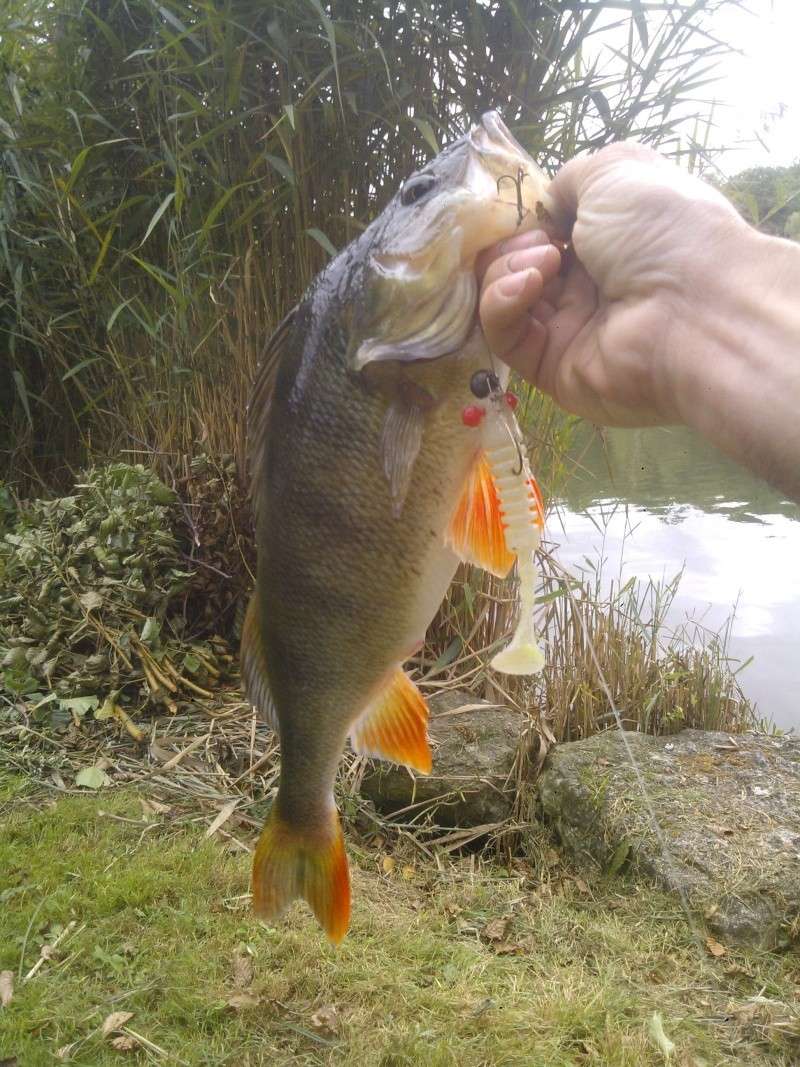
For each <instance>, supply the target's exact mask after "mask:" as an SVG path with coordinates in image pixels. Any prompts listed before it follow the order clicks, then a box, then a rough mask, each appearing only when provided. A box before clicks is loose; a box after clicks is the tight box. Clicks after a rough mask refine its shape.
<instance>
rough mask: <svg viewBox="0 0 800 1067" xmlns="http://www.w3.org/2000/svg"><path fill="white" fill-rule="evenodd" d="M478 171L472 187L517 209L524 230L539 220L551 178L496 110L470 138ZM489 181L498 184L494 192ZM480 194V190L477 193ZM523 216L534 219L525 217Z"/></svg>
mask: <svg viewBox="0 0 800 1067" xmlns="http://www.w3.org/2000/svg"><path fill="white" fill-rule="evenodd" d="M467 138H468V141H469V144H470V147H471V148H472V150H473V153H474V156H475V158H476V161H478V168H479V170H480V171H481V172H483V173H476V168H473V169H472V174H471V175H470V178H471V179H472V180H471V182H470V184H471V185H473V188H475V187H476V186H477V187H478V188H479V189H480V191H481V192H482V193H483V195H484V196H485V197H487V198H488V197H489V196H491V194H492V192H493V194H494V195H493V197H492V198H493V199H496V200H498V201H500V202H501V203H504V204H510V205H512V206H513V207H516V208H517V210H518V212H519V214H520V219H519V224H520V228H522V229H528V228H530V226H531V225H533V224H534V223H535V221H536V217H537V213H538V210H539V208H540V206H541V201H542V195H543V192H544V187H545V185H546V183H547V179H546V178H545V176H544V174H543V173H542V172H541V170H540V169H539V168H538V167H537V165H536V164H535V163H534V161H533V160H532V159H531V157H530V156H529V155H528V153H527V152H526V151H525V149H524V148H523V147H522V145H521V144H520V143H519V141H518V140H517V139H516V137H514V135H513V134H512V133H511V131H510V130H509V128H508V127H507V126H506V124H505V123H504V122H503V120H502V119H501V118H500V116H499V115H498V113H497V112H496V111H487V112H486V114H484V115H483V116H482V117H481V120H480V122H479V123H478V124H477V125H475V126H473V127H472V129H471V130H470V131H469V134H468V135H467ZM489 182H493V183H494V190H491V189H490V186H489ZM476 191H477V190H476ZM523 213H524V214H525V215H527V216H530V218H529V219H528V220H527V222H528V224H527V225H525V224H524V223H525V220H524V219H523V218H522V215H523Z"/></svg>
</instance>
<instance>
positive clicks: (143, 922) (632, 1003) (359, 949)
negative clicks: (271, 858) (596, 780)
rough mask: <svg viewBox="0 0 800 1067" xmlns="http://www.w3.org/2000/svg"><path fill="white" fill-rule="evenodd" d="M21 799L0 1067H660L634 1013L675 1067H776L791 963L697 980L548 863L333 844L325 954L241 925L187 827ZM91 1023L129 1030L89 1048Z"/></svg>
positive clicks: (101, 804)
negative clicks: (331, 917) (343, 930)
mask: <svg viewBox="0 0 800 1067" xmlns="http://www.w3.org/2000/svg"><path fill="white" fill-rule="evenodd" d="M31 789H32V786H31V785H30V783H27V784H26V783H25V781H24V780H23V779H20V778H8V777H6V778H4V779H2V780H0V804H2V808H0V811H1V812H2V822H0V871H2V872H3V873H2V881H1V882H0V899H2V901H3V907H2V910H0V970H11V971H13V972H14V994H13V999H12V1000H11V1002H10V1003H9V1004H8V1006H7V1007H5V1008H2V1009H0V1059H3V1060H4V1062H5V1061H7V1060H10V1061H11V1062H16V1063H18V1064H24V1065H25V1067H38V1065H40V1064H42V1065H44V1064H51V1063H53V1062H59V1060H58V1059H57V1058H56V1057H57V1056H58V1050H66V1051H62V1052H61V1053H60V1058H61V1060H67V1061H68V1062H72V1063H76V1064H87V1065H89V1064H91V1065H92V1067H104V1065H106V1064H119V1063H120V1062H124V1056H127V1057H128V1061H129V1062H132V1061H135V1062H137V1063H164V1064H190V1065H192V1067H194V1065H219V1067H222V1065H231V1067H233V1065H236V1067H243V1065H256V1064H268V1063H269V1064H274V1063H279V1064H309V1065H310V1064H343V1065H350V1064H352V1065H356V1064H358V1065H365V1064H375V1065H381V1067H406V1065H408V1067H450V1065H454V1064H458V1065H463V1067H470V1065H475V1067H478V1065H492V1067H494V1065H499V1064H503V1065H513V1064H520V1065H521V1064H525V1065H531V1064H533V1065H537V1064H540V1065H542V1067H559V1065H562V1064H563V1065H567V1064H591V1063H594V1064H603V1065H607V1067H617V1065H619V1067H622V1065H630V1067H634V1065H637V1067H639V1065H642V1067H646V1065H650V1064H652V1065H655V1064H660V1063H663V1062H664V1054H663V1053H662V1052H661V1051H659V1048H658V1047H657V1045H656V1044H655V1042H654V1041H653V1039H652V1037H651V1036H650V1032H649V1026H650V1022H651V1020H652V1017H653V1013H654V1012H659V1013H660V1015H661V1017H662V1019H663V1025H664V1029H665V1031H666V1033H667V1035H668V1036H669V1038H670V1039H671V1040H672V1041H674V1042H675V1045H676V1048H677V1051H676V1053H675V1056H674V1057H673V1059H672V1061H671V1062H673V1063H676V1064H680V1065H685V1067H690V1065H691V1067H701V1065H702V1064H707V1065H711V1064H714V1065H722V1064H748V1063H752V1064H756V1063H757V1064H786V1065H788V1064H790V1063H796V1062H797V1045H796V1044H794V1045H793V1044H792V1040H793V1038H792V1036H791V1034H790V1033H788V1032H787V1031H786V1027H785V1025H784V1023H783V1022H782V1019H783V1016H785V1015H788V1014H790V1013H789V1011H788V1009H786V1011H782V1006H785V1005H788V1004H791V1003H792V1000H793V998H796V996H797V994H798V982H799V981H800V970H799V969H798V964H797V961H796V959H794V958H792V957H789V956H785V957H779V956H773V955H766V954H752V953H750V954H748V953H744V952H742V953H730V954H729V955H727V956H726V957H724V958H721V959H714V958H712V957H710V956H709V955H708V954H707V953H706V952H705V951H704V950H703V948H702V947H701V946H699V945H698V944H697V942H696V941H695V940H694V939H693V937H692V935H691V933H690V931H689V930H688V929H687V926H686V923H685V920H684V918H683V916H682V914H681V913H680V912H679V910H678V908H677V906H676V905H675V904H674V903H673V902H672V901H671V900H669V899H667V898H666V897H663V896H661V895H660V894H658V893H657V892H655V891H654V890H649V889H648V890H647V891H646V892H644V891H642V890H643V889H644V888H645V887H642V886H639V885H635V884H633V883H625V882H620V881H615V882H613V883H608V882H605V881H604V880H602V879H600V878H599V877H598V878H591V877H590V876H589V875H583V876H581V875H580V874H578V873H576V872H575V871H572V870H571V869H569V868H567V867H565V866H563V864H562V862H561V861H560V860H559V858H558V856H557V855H556V854H555V853H554V852H553V851H552V850H551V849H550V848H549V847H547V846H546V844H543V846H542V849H541V854H542V857H543V858H542V862H541V863H540V864H538V865H537V866H535V867H534V866H528V865H525V864H523V863H518V864H516V865H515V866H514V867H512V868H508V867H504V866H498V865H493V864H491V863H489V862H483V861H481V860H480V858H479V857H477V856H472V857H466V858H462V859H460V860H456V861H453V860H452V859H450V858H447V859H446V860H441V861H440V862H439V863H436V864H434V863H429V862H426V863H425V864H421V863H420V860H419V857H418V856H417V855H414V856H412V855H410V854H403V853H402V852H400V851H396V850H395V851H392V849H391V846H390V845H388V844H387V843H386V841H384V840H383V839H377V840H374V841H372V842H371V843H370V842H369V841H365V840H359V839H358V837H357V834H356V833H355V831H354V830H353V829H352V828H351V830H350V832H349V838H350V849H349V851H350V855H351V862H352V866H353V875H354V890H355V892H354V914H353V924H352V928H351V932H350V934H349V935H348V937H347V938H346V940H345V941H344V943H343V944H342V946H341V947H340V948H339V949H336V950H335V949H333V948H331V947H330V946H329V945H327V943H326V942H325V941H324V940H323V939H322V938H321V936H320V934H319V931H318V929H317V928H316V925H315V924H314V923H313V921H312V920H311V919H310V917H309V916H308V914H307V913H306V912H305V911H303V910H301V909H300V908H298V909H297V910H296V911H293V912H292V913H291V915H290V917H289V918H288V920H287V921H286V922H285V923H284V924H283V925H281V926H280V927H279V928H269V927H266V926H264V925H262V924H258V923H256V922H255V921H254V920H253V919H252V918H251V916H250V915H249V911H248V899H247V897H246V895H245V893H246V887H247V875H248V866H249V856H248V855H246V854H245V853H244V852H243V851H240V850H236V851H233V852H231V851H229V847H230V846H229V845H224V844H221V843H220V840H219V838H218V837H217V836H216V835H215V836H213V837H212V838H211V839H207V838H206V837H205V836H204V833H205V829H206V825H207V822H208V821H209V820H207V819H205V818H200V819H199V820H198V819H197V818H196V816H193V815H191V814H182V812H181V810H180V809H179V808H175V809H174V810H172V811H169V812H161V813H159V812H155V813H153V812H152V810H151V813H150V814H148V815H144V814H143V807H142V804H141V802H140V797H139V796H138V795H137V794H136V793H135V792H133V791H132V790H130V789H128V790H124V789H123V790H121V791H116V792H106V793H105V794H103V795H102V796H99V797H97V796H91V797H85V796H63V795H61V796H59V795H58V794H56V793H55V792H53V793H52V794H48V791H47V789H46V788H43V787H42V786H41V785H39V786H37V787H36V794H35V795H32V794H31ZM70 924H74V925H70ZM59 935H61V940H60V941H59V944H58V946H57V947H56V949H55V950H54V951H53V952H52V954H49V953H48V950H47V946H48V945H51V944H53V943H54V942H55V941H56V940H57V939H58V938H59ZM43 949H44V952H43V951H42V950H43ZM39 961H41V962H39ZM37 965H38V969H37V970H36V972H35V974H33V975H32V976H31V977H30V978H29V979H28V980H25V976H26V975H28V974H30V972H31V970H32V969H33V968H35V967H37ZM754 998H755V999H754ZM758 998H760V999H758ZM113 1012H125V1013H131V1015H130V1017H129V1018H127V1019H126V1020H123V1021H122V1022H120V1023H119V1025H120V1027H121V1029H120V1030H119V1031H112V1032H111V1033H109V1034H108V1035H107V1036H104V1035H103V1032H102V1028H103V1022H104V1020H106V1019H107V1017H108V1016H109V1015H110V1014H111V1013H113ZM125 1037H127V1038H128V1039H129V1040H128V1044H129V1045H131V1046H132V1050H131V1051H129V1052H127V1053H124V1054H123V1052H122V1051H120V1050H118V1049H116V1048H115V1047H113V1045H112V1041H114V1040H118V1039H119V1038H125ZM14 1057H16V1060H14V1059H13V1058H14Z"/></svg>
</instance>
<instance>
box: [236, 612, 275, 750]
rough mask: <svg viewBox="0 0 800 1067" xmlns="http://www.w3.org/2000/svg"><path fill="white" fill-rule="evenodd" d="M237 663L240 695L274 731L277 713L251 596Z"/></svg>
mask: <svg viewBox="0 0 800 1067" xmlns="http://www.w3.org/2000/svg"><path fill="white" fill-rule="evenodd" d="M239 660H240V663H241V669H242V688H243V689H244V695H245V696H246V697H247V699H248V700H249V701H250V703H251V704H252V705H253V707H254V708H255V709H256V711H257V712H259V714H260V715H261V717H262V718H263V719H264V721H265V722H266V723H267V725H268V726H271V727H272V729H273V730H274V731H275V732H276V733H277V732H278V714H277V712H276V710H275V703H274V701H273V699H272V693H270V690H269V677H268V676H267V661H266V659H265V658H264V642H263V640H262V637H261V619H260V616H259V613H258V600H257V596H256V594H255V593H254V594H253V595H252V596H251V597H250V603H249V604H248V605H247V614H246V615H245V617H244V625H243V626H242V642H241V652H240V655H239Z"/></svg>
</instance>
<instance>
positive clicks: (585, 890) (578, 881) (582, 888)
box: [572, 878, 591, 896]
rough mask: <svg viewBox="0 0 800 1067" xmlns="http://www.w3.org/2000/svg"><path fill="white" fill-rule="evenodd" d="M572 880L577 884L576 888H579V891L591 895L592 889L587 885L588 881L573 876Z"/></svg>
mask: <svg viewBox="0 0 800 1067" xmlns="http://www.w3.org/2000/svg"><path fill="white" fill-rule="evenodd" d="M572 881H573V883H574V885H575V888H576V889H577V890H578V892H579V893H582V894H583V895H584V896H588V895H589V893H590V892H591V890H590V889H589V886H588V885H587V883H586V882H584V880H583V879H582V878H573V879H572Z"/></svg>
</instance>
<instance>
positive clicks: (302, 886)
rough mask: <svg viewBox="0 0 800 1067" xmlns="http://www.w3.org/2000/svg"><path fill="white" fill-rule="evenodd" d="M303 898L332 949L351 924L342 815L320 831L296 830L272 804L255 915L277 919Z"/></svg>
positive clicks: (333, 814) (257, 861) (256, 863)
mask: <svg viewBox="0 0 800 1067" xmlns="http://www.w3.org/2000/svg"><path fill="white" fill-rule="evenodd" d="M297 897H303V899H304V900H306V901H307V902H308V904H309V906H310V907H311V910H312V911H313V912H314V915H316V917H317V920H318V922H319V924H320V926H321V927H322V928H323V930H324V931H325V933H326V934H327V935H328V937H329V938H330V940H331V941H333V943H334V944H338V943H339V942H340V941H341V940H342V938H343V937H344V935H345V934H346V933H347V927H348V926H349V924H350V871H349V868H348V864H347V855H346V853H345V850H344V838H343V836H342V826H341V823H340V822H339V813H338V812H337V810H336V807H335V805H334V803H333V799H332V798H331V809H330V812H329V816H328V819H327V821H326V822H325V824H324V825H322V826H314V827H312V828H310V829H306V828H301V827H296V826H293V825H292V824H291V823H290V822H289V821H288V820H286V819H284V818H282V817H281V815H280V814H279V812H278V810H277V805H276V804H273V806H272V811H271V812H270V813H269V817H268V819H267V822H266V825H265V826H264V829H263V830H262V831H261V836H260V837H259V839H258V844H257V845H256V851H255V856H254V857H253V910H254V911H255V913H256V915H257V916H258V917H259V918H260V919H265V920H267V921H273V920H275V919H279V918H280V916H281V915H282V914H283V912H284V911H285V910H286V908H287V906H288V905H289V904H291V902H292V901H293V900H295V899H296V898H297Z"/></svg>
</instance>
